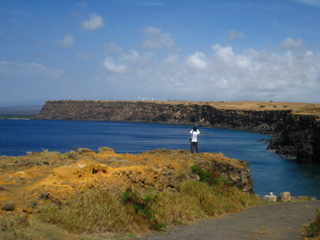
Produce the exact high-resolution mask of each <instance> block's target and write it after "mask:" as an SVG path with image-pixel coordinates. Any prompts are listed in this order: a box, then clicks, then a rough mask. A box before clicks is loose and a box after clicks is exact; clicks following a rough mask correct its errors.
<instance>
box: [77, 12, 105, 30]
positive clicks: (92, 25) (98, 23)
mask: <svg viewBox="0 0 320 240" xmlns="http://www.w3.org/2000/svg"><path fill="white" fill-rule="evenodd" d="M81 26H82V28H83V29H84V30H87V31H92V30H96V29H98V28H102V27H104V22H103V18H102V17H101V16H99V15H95V14H93V15H90V16H89V19H87V20H85V21H83V22H82V23H81Z"/></svg>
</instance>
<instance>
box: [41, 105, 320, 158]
mask: <svg viewBox="0 0 320 240" xmlns="http://www.w3.org/2000/svg"><path fill="white" fill-rule="evenodd" d="M35 119H43V120H44V119H45V120H83V121H123V122H143V123H160V124H179V125H196V126H203V127H212V128H223V129H233V130H245V131H252V132H257V133H265V134H272V135H274V136H275V137H276V138H275V139H273V140H272V141H271V142H270V144H269V149H274V150H275V151H276V152H277V153H278V154H283V155H285V156H289V157H294V158H296V159H297V160H298V161H309V162H317V163H319V162H320V104H313V103H292V102H272V101H270V102H252V101H241V102H189V101H101V100H97V101H93V100H84V101H80V100H59V101H47V102H46V103H45V104H44V106H43V107H42V109H41V111H40V113H39V114H38V115H37V116H36V117H35Z"/></svg>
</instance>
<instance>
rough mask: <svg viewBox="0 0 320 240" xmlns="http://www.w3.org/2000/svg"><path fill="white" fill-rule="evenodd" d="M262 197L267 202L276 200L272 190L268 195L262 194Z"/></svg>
mask: <svg viewBox="0 0 320 240" xmlns="http://www.w3.org/2000/svg"><path fill="white" fill-rule="evenodd" d="M263 199H264V200H266V201H268V202H276V201H277V196H276V195H273V192H270V195H265V196H263Z"/></svg>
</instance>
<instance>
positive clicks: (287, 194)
mask: <svg viewBox="0 0 320 240" xmlns="http://www.w3.org/2000/svg"><path fill="white" fill-rule="evenodd" d="M280 197H281V198H280V199H281V202H290V201H291V194H290V192H282V193H280Z"/></svg>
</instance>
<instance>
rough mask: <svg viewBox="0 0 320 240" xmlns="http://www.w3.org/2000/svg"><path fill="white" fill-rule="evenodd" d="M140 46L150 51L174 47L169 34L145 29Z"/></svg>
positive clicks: (159, 30) (158, 30) (154, 29)
mask: <svg viewBox="0 0 320 240" xmlns="http://www.w3.org/2000/svg"><path fill="white" fill-rule="evenodd" d="M142 46H143V47H144V48H151V49H159V48H172V47H173V46H174V39H173V38H172V37H171V35H170V33H167V32H162V31H161V29H158V28H153V27H146V28H145V29H144V40H143V42H142Z"/></svg>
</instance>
